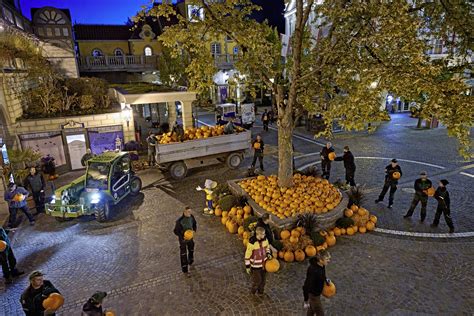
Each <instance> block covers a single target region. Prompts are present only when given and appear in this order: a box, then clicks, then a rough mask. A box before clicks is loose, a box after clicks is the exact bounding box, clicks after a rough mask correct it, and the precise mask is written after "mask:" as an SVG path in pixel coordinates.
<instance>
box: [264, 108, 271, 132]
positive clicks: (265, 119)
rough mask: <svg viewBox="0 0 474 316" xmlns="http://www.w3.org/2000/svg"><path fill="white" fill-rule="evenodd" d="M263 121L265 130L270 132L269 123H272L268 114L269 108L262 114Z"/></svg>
mask: <svg viewBox="0 0 474 316" xmlns="http://www.w3.org/2000/svg"><path fill="white" fill-rule="evenodd" d="M262 123H263V130H264V131H266V132H268V123H270V115H269V114H268V111H267V109H265V111H264V112H263V114H262Z"/></svg>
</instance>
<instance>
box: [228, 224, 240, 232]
mask: <svg viewBox="0 0 474 316" xmlns="http://www.w3.org/2000/svg"><path fill="white" fill-rule="evenodd" d="M238 229H239V225H237V223H236V222H234V221H230V224H229V225H228V226H227V230H228V231H229V233H231V234H236V233H237V230H238Z"/></svg>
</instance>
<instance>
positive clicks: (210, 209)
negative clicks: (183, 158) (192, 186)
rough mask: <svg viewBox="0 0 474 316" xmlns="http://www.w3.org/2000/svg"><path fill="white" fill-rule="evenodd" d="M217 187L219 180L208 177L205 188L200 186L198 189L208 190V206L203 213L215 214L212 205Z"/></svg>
mask: <svg viewBox="0 0 474 316" xmlns="http://www.w3.org/2000/svg"><path fill="white" fill-rule="evenodd" d="M216 187H217V182H216V181H212V180H210V179H206V181H205V182H204V188H201V187H200V186H198V187H197V188H196V190H198V191H204V192H206V207H205V208H204V210H203V213H204V214H206V215H211V214H214V206H213V205H212V198H213V195H212V194H213V190H214V189H215V188H216Z"/></svg>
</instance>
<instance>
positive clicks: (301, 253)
mask: <svg viewBox="0 0 474 316" xmlns="http://www.w3.org/2000/svg"><path fill="white" fill-rule="evenodd" d="M305 257H306V255H305V253H304V251H303V250H301V249H297V250H296V251H295V260H296V261H298V262H301V261H304V258H305Z"/></svg>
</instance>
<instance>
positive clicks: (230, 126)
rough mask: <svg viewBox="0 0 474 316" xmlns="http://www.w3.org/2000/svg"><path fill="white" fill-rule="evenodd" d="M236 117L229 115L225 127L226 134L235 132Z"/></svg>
mask: <svg viewBox="0 0 474 316" xmlns="http://www.w3.org/2000/svg"><path fill="white" fill-rule="evenodd" d="M234 119H235V118H234V117H229V121H227V124H226V125H225V127H224V134H226V135H229V134H234V133H235V125H234Z"/></svg>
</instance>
